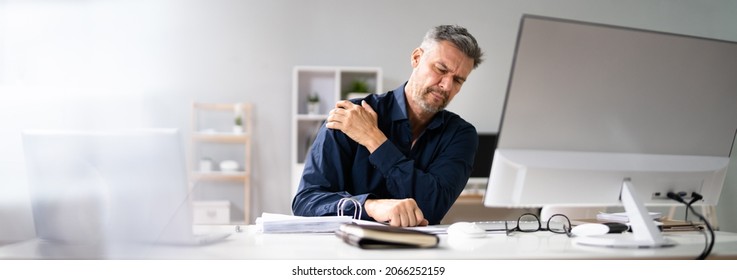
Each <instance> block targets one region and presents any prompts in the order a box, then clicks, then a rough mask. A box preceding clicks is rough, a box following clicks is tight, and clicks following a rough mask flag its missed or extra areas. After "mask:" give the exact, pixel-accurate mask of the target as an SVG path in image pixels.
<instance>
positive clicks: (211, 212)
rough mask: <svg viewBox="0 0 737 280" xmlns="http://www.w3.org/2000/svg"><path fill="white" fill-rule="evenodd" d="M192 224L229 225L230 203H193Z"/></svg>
mask: <svg viewBox="0 0 737 280" xmlns="http://www.w3.org/2000/svg"><path fill="white" fill-rule="evenodd" d="M192 204H193V206H194V207H193V208H194V211H193V212H194V213H193V216H194V221H193V222H194V224H200V225H212V224H229V223H230V201H227V200H209V201H194V202H192Z"/></svg>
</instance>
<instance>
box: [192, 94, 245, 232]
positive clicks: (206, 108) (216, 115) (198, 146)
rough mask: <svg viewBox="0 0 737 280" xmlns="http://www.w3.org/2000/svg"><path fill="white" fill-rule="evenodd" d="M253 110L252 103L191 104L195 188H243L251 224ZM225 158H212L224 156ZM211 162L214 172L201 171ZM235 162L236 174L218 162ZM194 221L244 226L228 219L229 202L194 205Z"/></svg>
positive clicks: (206, 202) (193, 179)
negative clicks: (202, 165)
mask: <svg viewBox="0 0 737 280" xmlns="http://www.w3.org/2000/svg"><path fill="white" fill-rule="evenodd" d="M252 110H253V105H252V104H250V103H199V102H194V103H193V104H192V135H191V141H190V148H191V159H190V170H192V172H191V176H190V177H191V180H192V184H193V186H197V185H205V186H204V187H203V188H202V189H201V191H203V192H207V191H208V190H207V189H206V187H208V186H210V185H217V184H233V183H236V184H242V187H243V219H244V221H245V222H246V223H248V222H249V221H250V206H251V203H250V201H251V137H252V129H251V127H252V123H251V119H252V117H251V116H252ZM237 117H240V129H239V130H236V128H235V126H236V121H235V120H236V118H237ZM222 150H226V152H225V153H224V154H225V156H223V157H222V158H212V157H214V155H215V154H223V152H222ZM218 152H219V153H218ZM204 158H211V164H212V168H211V169H210V170H202V168H201V166H200V162H201V161H202V160H203V159H204ZM223 160H232V161H235V162H236V163H237V165H238V167H237V168H236V169H235V170H222V169H220V168H219V164H218V163H219V162H222V161H223ZM194 203H195V204H194V205H195V209H194V211H195V213H194V214H195V217H196V218H201V220H203V221H202V222H201V223H206V224H231V223H243V222H244V221H233V220H231V217H230V215H229V212H230V201H194Z"/></svg>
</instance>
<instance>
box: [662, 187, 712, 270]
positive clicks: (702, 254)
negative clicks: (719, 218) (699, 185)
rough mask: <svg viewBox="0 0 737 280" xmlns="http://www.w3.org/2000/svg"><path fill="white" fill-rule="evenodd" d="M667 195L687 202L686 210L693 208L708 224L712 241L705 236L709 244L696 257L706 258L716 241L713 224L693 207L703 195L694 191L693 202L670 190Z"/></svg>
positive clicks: (695, 213) (692, 210)
mask: <svg viewBox="0 0 737 280" xmlns="http://www.w3.org/2000/svg"><path fill="white" fill-rule="evenodd" d="M667 195H668V198H670V199H673V200H675V201H678V202H680V203H683V204H685V205H686V207H687V208H686V212H688V211H689V210H691V212H693V213H694V215H696V216H697V217H699V219H701V221H703V222H704V224H705V225H706V228H707V229H708V230H709V234H710V235H711V242H709V238H708V237H706V236H705V239H706V241H707V245H705V246H704V251H702V252H701V255H699V256H698V257H696V259H697V260H704V259H706V257H707V256H709V254H710V253H711V250H712V249H713V248H714V241H715V237H714V230H713V229H712V228H711V224H710V223H709V221H707V220H706V218H704V216H702V215H701V214H699V213H698V212H696V210H694V209H693V207H691V204H692V203H694V202H695V201H697V200H700V199H701V198H703V197H701V195H700V194H698V193H696V192H694V193H693V196H694V199H692V200H691V202H686V201H685V200H683V198H682V197H681V196H680V195H678V194H675V193H673V192H668V194H667Z"/></svg>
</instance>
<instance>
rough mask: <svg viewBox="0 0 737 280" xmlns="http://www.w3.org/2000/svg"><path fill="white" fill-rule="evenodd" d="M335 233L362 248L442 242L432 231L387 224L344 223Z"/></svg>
mask: <svg viewBox="0 0 737 280" xmlns="http://www.w3.org/2000/svg"><path fill="white" fill-rule="evenodd" d="M335 235H336V236H337V237H338V238H340V239H342V240H343V241H344V242H345V243H347V244H349V245H353V246H356V247H359V248H362V249H388V248H433V247H437V246H438V243H439V242H440V238H438V236H437V235H435V234H432V233H428V232H423V231H417V230H413V229H409V228H401V227H392V226H385V225H359V224H344V225H341V226H340V228H339V229H338V230H337V231H336V232H335Z"/></svg>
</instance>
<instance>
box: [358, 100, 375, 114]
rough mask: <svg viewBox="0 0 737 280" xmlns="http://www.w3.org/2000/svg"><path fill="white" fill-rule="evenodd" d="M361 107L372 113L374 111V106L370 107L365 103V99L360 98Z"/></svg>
mask: <svg viewBox="0 0 737 280" xmlns="http://www.w3.org/2000/svg"><path fill="white" fill-rule="evenodd" d="M361 107H363V108H364V109H366V111H368V112H369V113H372V114H374V113H376V112H375V111H374V108H371V105H368V103H366V100H361Z"/></svg>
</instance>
